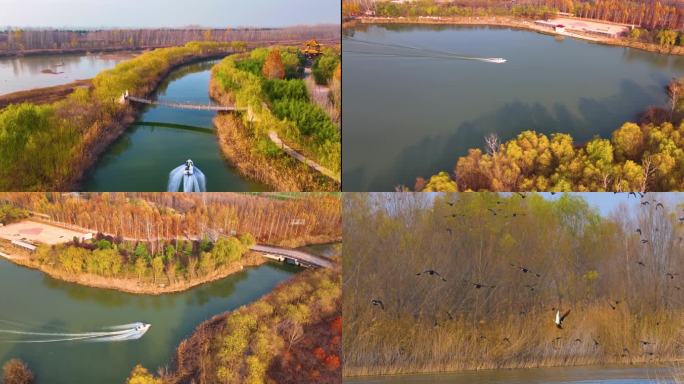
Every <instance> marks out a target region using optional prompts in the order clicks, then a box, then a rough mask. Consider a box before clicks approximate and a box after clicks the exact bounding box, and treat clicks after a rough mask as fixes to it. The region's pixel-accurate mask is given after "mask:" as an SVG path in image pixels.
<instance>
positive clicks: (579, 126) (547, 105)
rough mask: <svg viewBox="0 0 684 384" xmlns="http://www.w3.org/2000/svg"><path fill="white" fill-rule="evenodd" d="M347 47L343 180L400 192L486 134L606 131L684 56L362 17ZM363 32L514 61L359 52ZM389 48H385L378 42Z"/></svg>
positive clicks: (449, 165)
mask: <svg viewBox="0 0 684 384" xmlns="http://www.w3.org/2000/svg"><path fill="white" fill-rule="evenodd" d="M345 35H346V36H347V38H346V39H345V40H344V44H343V49H344V51H343V56H344V60H343V62H344V64H343V65H344V75H345V78H344V84H343V87H344V92H343V98H344V99H343V104H344V108H343V115H344V116H343V118H344V127H345V134H344V135H343V138H342V140H343V145H342V150H343V152H344V153H343V156H344V159H345V161H344V164H343V178H344V181H345V190H347V191H359V190H361V191H363V190H365V191H368V190H373V191H391V190H393V189H394V187H395V186H396V185H398V184H407V185H411V186H412V185H413V183H414V181H415V178H416V177H418V176H424V177H425V176H430V175H432V174H434V173H436V172H437V171H440V170H447V171H451V170H453V167H454V165H455V163H456V160H457V158H458V156H463V155H465V154H466V153H467V150H468V149H469V148H475V147H477V148H482V147H483V144H484V137H485V136H486V135H487V134H489V133H497V134H498V135H499V137H500V138H501V139H509V138H512V137H514V136H515V135H517V134H518V133H520V132H521V131H523V130H527V129H533V130H536V131H538V132H543V133H547V134H548V133H554V132H567V133H570V134H572V136H573V137H574V138H575V140H576V142H578V143H579V142H583V141H586V140H588V139H591V138H592V137H593V136H594V135H601V136H603V137H608V136H609V135H610V133H611V132H612V131H613V130H615V129H617V128H618V127H619V126H620V125H621V124H622V123H623V122H625V121H629V120H634V119H635V118H636V116H637V114H638V113H640V112H641V111H643V110H644V109H645V108H646V107H648V106H650V105H663V104H664V103H665V99H666V96H665V92H664V86H665V85H666V84H667V82H668V81H669V80H670V79H671V78H672V77H673V76H681V75H682V74H684V58H683V57H679V56H676V57H669V56H666V55H658V54H653V53H649V52H644V51H638V50H633V49H627V48H621V47H610V46H604V45H598V44H591V43H588V42H584V41H579V40H575V39H565V40H562V41H559V40H556V39H554V38H553V37H552V36H547V35H541V34H537V33H533V32H528V31H520V30H512V29H505V28H486V27H457V26H423V25H421V26H401V25H392V26H387V27H384V26H383V27H379V26H363V27H360V28H357V29H353V30H346V31H345ZM358 41H374V42H380V43H381V44H387V45H392V44H394V45H404V46H411V47H421V48H426V49H433V50H439V51H449V52H457V53H458V54H460V55H468V56H477V57H502V58H505V59H507V60H508V61H507V62H506V63H505V64H496V65H494V64H490V63H480V62H475V61H456V60H445V59H441V58H432V57H419V58H416V57H391V56H380V55H375V56H374V55H369V54H359V53H358V52H365V51H367V50H368V46H367V45H365V46H364V44H362V43H359V42H358ZM373 49H374V50H375V51H377V53H379V54H382V53H383V52H384V51H383V50H384V48H382V47H380V46H375V47H373Z"/></svg>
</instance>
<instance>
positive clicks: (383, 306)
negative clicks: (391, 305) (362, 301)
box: [371, 299, 385, 311]
mask: <svg viewBox="0 0 684 384" xmlns="http://www.w3.org/2000/svg"><path fill="white" fill-rule="evenodd" d="M371 304H373V305H374V306H376V307H380V309H382V310H383V311H384V310H385V304H384V303H383V302H382V300H379V299H373V300H371Z"/></svg>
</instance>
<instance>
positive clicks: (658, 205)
mask: <svg viewBox="0 0 684 384" xmlns="http://www.w3.org/2000/svg"><path fill="white" fill-rule="evenodd" d="M658 207H661V208H663V209H665V206H664V205H663V203H658V204H656V210H658Z"/></svg>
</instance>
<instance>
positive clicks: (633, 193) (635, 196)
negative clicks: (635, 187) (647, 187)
mask: <svg viewBox="0 0 684 384" xmlns="http://www.w3.org/2000/svg"><path fill="white" fill-rule="evenodd" d="M632 195H634V198H635V199H636V198H637V194H636V192H630V193H629V194H627V198H628V199H629V197H630V196H632Z"/></svg>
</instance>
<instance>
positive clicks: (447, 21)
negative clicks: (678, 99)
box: [343, 16, 684, 56]
mask: <svg viewBox="0 0 684 384" xmlns="http://www.w3.org/2000/svg"><path fill="white" fill-rule="evenodd" d="M359 24H360V25H363V24H376V25H381V24H427V25H471V26H493V27H508V28H515V29H522V30H527V31H533V32H538V33H541V34H545V35H551V36H562V37H572V38H577V39H582V40H585V41H589V42H592V43H597V44H605V45H613V46H621V47H628V48H634V49H639V50H643V51H648V52H653V53H660V54H668V55H680V56H681V55H684V47H669V48H667V47H663V46H660V45H658V44H650V43H643V42H639V41H634V40H630V39H627V38H619V39H613V38H608V37H600V36H595V35H582V34H577V33H567V32H566V33H559V32H556V31H554V30H552V29H550V28H545V27H542V26H540V25H537V24H535V23H534V20H533V19H523V18H516V17H512V16H483V17H441V16H435V17H397V18H391V17H369V16H360V17H357V18H354V19H353V20H351V21H347V22H345V23H344V24H343V28H353V27H355V26H357V25H359Z"/></svg>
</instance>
